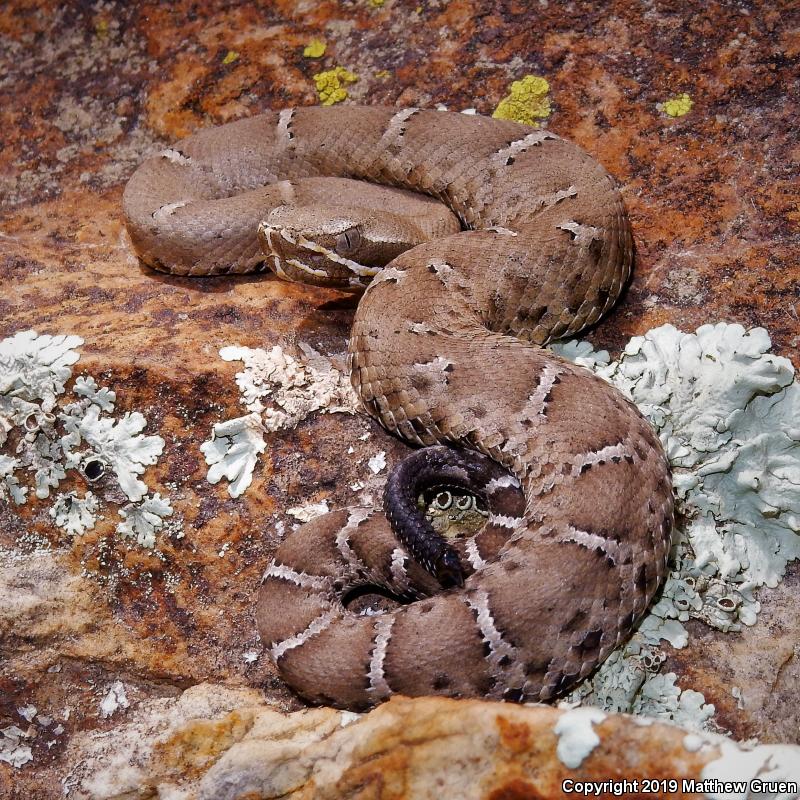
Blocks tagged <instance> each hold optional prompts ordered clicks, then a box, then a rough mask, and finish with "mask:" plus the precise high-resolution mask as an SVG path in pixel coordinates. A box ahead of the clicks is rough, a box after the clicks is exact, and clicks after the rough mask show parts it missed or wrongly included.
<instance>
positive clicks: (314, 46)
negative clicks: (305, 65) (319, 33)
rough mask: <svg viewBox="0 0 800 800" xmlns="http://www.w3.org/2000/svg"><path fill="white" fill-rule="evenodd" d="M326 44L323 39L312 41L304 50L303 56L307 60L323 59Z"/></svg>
mask: <svg viewBox="0 0 800 800" xmlns="http://www.w3.org/2000/svg"><path fill="white" fill-rule="evenodd" d="M326 46H327V45H326V44H325V42H323V41H322V39H312V40H311V41H310V42H309V43H308V44H307V45H306V46H305V47H304V48H303V55H304V56H305V57H306V58H321V57H322V56H324V55H325V48H326Z"/></svg>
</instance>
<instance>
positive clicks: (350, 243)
mask: <svg viewBox="0 0 800 800" xmlns="http://www.w3.org/2000/svg"><path fill="white" fill-rule="evenodd" d="M360 246H361V231H360V230H359V229H358V227H357V226H355V227H352V228H348V229H347V230H346V231H343V232H342V233H340V234H339V235H338V236H337V237H336V252H337V253H338V254H339V255H340V256H346V255H349V254H350V253H352V252H353V251H355V250H357V249H358V248H359V247H360Z"/></svg>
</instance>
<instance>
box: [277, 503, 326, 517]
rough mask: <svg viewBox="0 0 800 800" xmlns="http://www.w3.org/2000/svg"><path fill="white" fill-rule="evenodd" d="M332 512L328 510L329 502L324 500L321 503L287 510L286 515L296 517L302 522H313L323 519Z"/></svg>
mask: <svg viewBox="0 0 800 800" xmlns="http://www.w3.org/2000/svg"><path fill="white" fill-rule="evenodd" d="M329 511H330V509H329V508H328V501H327V500H322V501H321V502H319V503H307V504H306V505H304V506H295V507H294V508H287V509H286V513H287V514H288V515H289V516H290V517H294V518H295V519H296V520H299V521H300V522H311V520H312V519H316V518H317V517H321V516H322V515H323V514H327V513H328V512H329Z"/></svg>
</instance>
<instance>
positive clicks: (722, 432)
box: [553, 323, 800, 727]
mask: <svg viewBox="0 0 800 800" xmlns="http://www.w3.org/2000/svg"><path fill="white" fill-rule="evenodd" d="M769 348H770V340H769V336H768V335H767V333H766V331H764V330H763V329H761V328H755V329H753V330H751V331H745V329H744V328H743V327H742V326H741V325H731V324H726V323H720V324H717V325H704V326H702V327H701V328H699V329H698V330H697V332H696V333H694V334H687V333H683V332H681V331H679V330H677V329H676V328H674V327H672V326H671V325H666V326H663V327H661V328H656V329H654V330H651V331H649V332H648V333H647V334H645V335H644V336H639V337H635V338H634V339H631V341H630V342H629V343H628V345H627V346H626V347H625V350H624V352H623V353H622V355H621V357H620V358H619V359H618V360H617V361H613V362H611V361H610V360H609V358H608V354H607V353H605V352H602V351H601V352H594V351H593V349H592V348H591V346H590V345H589V344H588V343H586V342H580V343H576V342H570V343H567V344H565V345H555V346H554V347H553V349H554V350H555V351H556V352H557V353H560V354H561V355H563V356H564V357H566V358H569V359H570V360H573V361H575V362H577V363H580V364H582V365H583V366H586V367H588V368H589V369H592V370H594V371H595V372H597V373H598V374H600V375H601V376H603V377H604V378H605V379H606V380H608V381H610V382H611V383H613V384H614V385H615V386H617V387H618V388H619V389H620V390H621V391H622V392H623V393H625V394H626V395H627V396H628V397H630V398H631V399H632V400H633V401H634V402H635V403H636V404H637V406H638V407H639V409H640V410H641V411H642V413H643V414H645V416H647V418H648V419H649V420H650V421H651V422H652V423H653V425H654V427H655V428H656V429H657V430H658V432H659V436H660V437H661V441H662V443H663V444H664V447H665V448H666V451H667V454H668V455H669V458H670V463H671V465H672V470H673V480H674V486H675V492H676V496H677V499H678V511H679V515H680V519H681V520H683V522H682V524H681V526H680V528H679V530H678V531H677V532H676V536H675V540H674V548H673V553H672V571H671V574H670V575H669V577H668V579H667V582H666V584H665V586H664V589H663V591H662V593H661V595H660V598H659V600H658V602H657V603H656V604H655V605H654V606H653V608H652V609H651V611H650V612H649V614H648V615H647V616H646V617H645V619H644V620H643V621H642V623H641V625H640V627H639V630H638V631H637V633H636V634H635V635H634V637H633V638H632V639H631V641H630V642H629V643H628V644H627V645H626V646H625V647H624V648H623V649H621V650H620V651H618V652H617V653H615V654H614V655H613V656H612V657H611V658H610V659H608V661H607V662H606V663H605V664H604V665H603V666H602V667H601V668H600V669H599V670H598V672H597V673H596V674H595V676H594V677H593V678H592V680H591V681H588V682H586V683H584V684H583V685H582V686H581V687H579V688H578V690H577V691H576V692H575V693H574V695H573V699H583V700H585V701H587V702H590V703H594V704H597V705H600V706H601V707H603V708H608V709H614V710H621V711H638V712H641V713H646V714H652V715H655V716H660V717H663V716H666V717H669V718H670V719H674V720H675V721H678V722H680V723H681V724H692V723H694V724H695V725H698V726H700V727H702V726H704V725H705V724H706V723H707V722H708V720H710V718H711V714H712V713H713V706H710V705H707V704H705V703H704V698H703V696H702V695H700V694H699V693H697V692H691V694H688V692H690V691H691V690H685V691H683V692H680V690H679V689H678V688H677V687H676V686H675V685H674V683H675V678H676V676H675V675H674V674H672V673H669V674H667V675H659V674H657V670H658V666H659V662H660V656H659V653H658V650H657V646H658V644H659V643H660V641H661V640H662V639H664V640H666V641H668V642H670V643H671V644H672V645H673V647H678V648H680V647H684V646H685V645H686V644H687V641H688V633H687V631H686V628H685V626H684V625H683V623H684V622H686V621H687V620H689V619H692V618H694V619H700V620H703V621H704V622H705V623H706V624H708V625H710V626H711V627H714V628H716V629H718V630H721V631H737V630H740V629H741V626H742V625H753V624H755V622H756V619H757V614H758V611H759V609H760V605H759V603H758V601H757V599H756V597H755V590H756V589H758V588H759V587H761V586H775V585H776V584H777V582H778V580H779V579H780V578H781V576H782V575H783V574H784V571H785V568H786V564H787V563H788V562H789V561H790V560H792V559H795V558H797V557H798V556H800V535H798V531H800V423H799V422H798V420H800V388H798V385H797V384H796V383H794V368H793V366H792V364H791V362H790V361H789V360H788V359H785V358H782V357H780V356H775V355H772V354H770V353H769V352H768V351H769Z"/></svg>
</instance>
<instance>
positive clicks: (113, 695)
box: [100, 681, 130, 719]
mask: <svg viewBox="0 0 800 800" xmlns="http://www.w3.org/2000/svg"><path fill="white" fill-rule="evenodd" d="M129 706H130V702H129V701H128V695H127V693H126V691H125V684H123V683H122V681H114V683H112V684H111V686H110V687H109V690H108V692H107V693H106V696H105V697H104V698H103V699H102V701H101V703H100V716H101V717H103V719H107V718H108V717H110V716H111V715H112V714H113V713H114V712H115V711H117V710H118V709H120V708H128V707H129Z"/></svg>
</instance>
